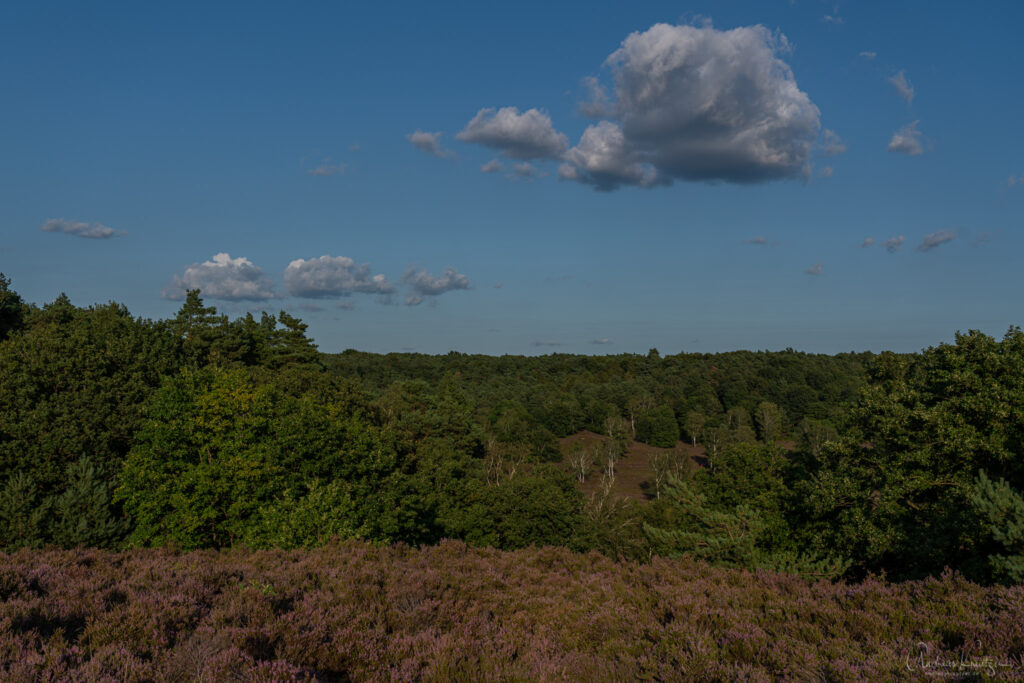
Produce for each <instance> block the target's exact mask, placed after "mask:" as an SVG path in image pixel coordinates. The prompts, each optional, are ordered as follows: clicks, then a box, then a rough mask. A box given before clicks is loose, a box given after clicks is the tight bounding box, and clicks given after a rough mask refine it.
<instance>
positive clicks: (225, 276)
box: [163, 254, 277, 301]
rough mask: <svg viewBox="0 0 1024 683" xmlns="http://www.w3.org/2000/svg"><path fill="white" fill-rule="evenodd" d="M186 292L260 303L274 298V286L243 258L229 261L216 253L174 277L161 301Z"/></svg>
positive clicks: (223, 255) (183, 295)
mask: <svg viewBox="0 0 1024 683" xmlns="http://www.w3.org/2000/svg"><path fill="white" fill-rule="evenodd" d="M190 289H198V290H200V291H201V292H202V294H203V296H206V297H210V298H212V299H225V300H227V301H240V300H249V301H263V300H265V299H274V298H276V297H277V294H276V293H275V292H274V283H273V282H271V281H270V279H269V278H268V277H267V276H266V275H265V274H264V273H263V270H261V269H260V268H259V267H257V266H256V265H255V264H253V262H252V261H250V260H249V259H247V258H244V257H239V258H234V259H233V258H231V256H230V255H228V254H217V255H215V256H214V257H213V259H212V260H210V261H204V262H203V263H194V264H192V265H191V266H189V267H188V268H186V269H185V272H184V273H182V275H181V276H180V277H178V276H177V275H175V276H174V279H173V280H172V282H171V284H170V285H169V286H168V287H167V288H166V289H164V291H163V297H164V298H165V299H171V300H180V299H184V298H185V294H186V292H187V291H188V290H190Z"/></svg>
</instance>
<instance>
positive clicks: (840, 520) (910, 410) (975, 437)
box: [794, 328, 1024, 580]
mask: <svg viewBox="0 0 1024 683" xmlns="http://www.w3.org/2000/svg"><path fill="white" fill-rule="evenodd" d="M1021 406H1024V334H1022V333H1021V331H1020V330H1019V329H1017V328H1011V329H1010V330H1009V331H1008V332H1007V334H1006V336H1005V337H1004V338H1003V340H1002V341H1001V342H998V341H996V340H994V339H992V338H991V337H988V336H986V335H984V334H981V333H980V332H974V331H972V332H969V333H967V334H957V336H956V343H955V344H943V345H941V346H939V347H936V348H932V349H928V350H926V351H925V352H924V353H923V354H921V356H919V357H906V356H898V355H896V354H892V353H883V354H881V355H880V356H879V357H878V359H877V361H876V362H875V363H874V364H873V365H872V367H871V368H870V383H869V384H868V385H867V386H866V387H865V388H864V390H863V392H862V395H861V398H860V400H859V401H858V403H857V405H856V406H855V408H854V410H853V418H854V421H855V424H854V427H855V428H854V429H852V430H850V431H848V432H847V434H845V435H844V437H843V438H841V439H840V440H838V441H832V442H828V443H826V444H825V445H824V447H823V449H822V453H821V455H820V456H819V457H818V458H814V459H812V461H811V463H810V464H809V465H808V466H807V470H808V471H807V472H806V473H805V474H804V475H803V476H801V477H800V478H799V480H798V481H796V482H795V483H794V488H795V489H796V497H797V498H798V499H799V500H802V501H803V515H804V519H805V523H804V525H803V526H804V533H803V535H804V538H805V539H806V542H808V543H809V544H811V545H813V546H815V547H819V548H824V547H829V548H838V549H841V550H842V551H843V552H845V553H846V554H848V555H849V556H851V557H855V558H857V560H858V565H859V568H860V569H861V570H862V571H865V570H874V571H881V570H883V569H887V570H889V571H890V575H892V576H894V577H895V578H913V577H920V576H926V575H930V574H932V575H934V574H938V573H939V572H941V571H942V569H943V568H944V567H946V566H955V567H958V568H959V569H960V570H961V571H963V572H964V573H965V574H967V575H968V576H971V577H974V578H977V579H982V580H985V579H987V578H990V569H991V568H990V565H989V562H988V559H987V557H988V554H989V549H987V548H986V547H984V543H985V542H984V539H982V538H980V537H979V534H978V533H977V530H978V527H979V523H980V520H979V517H978V510H977V508H976V507H975V506H974V505H972V503H971V496H972V492H974V491H975V482H974V481H973V480H972V473H974V472H978V471H979V470H984V471H985V472H986V474H987V476H989V477H993V478H1001V479H1005V480H1006V481H1007V482H1008V484H1009V485H1010V486H1012V487H1014V488H1016V489H1017V490H1020V489H1022V488H1024V460H1022V459H1021V457H1020V454H1021V453H1022V452H1024V412H1022V410H1021Z"/></svg>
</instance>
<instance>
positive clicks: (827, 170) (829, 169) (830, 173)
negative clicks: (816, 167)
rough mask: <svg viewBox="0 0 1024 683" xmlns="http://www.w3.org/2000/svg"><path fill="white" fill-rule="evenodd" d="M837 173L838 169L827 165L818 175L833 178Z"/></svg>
mask: <svg viewBox="0 0 1024 683" xmlns="http://www.w3.org/2000/svg"><path fill="white" fill-rule="evenodd" d="M835 174H836V170H835V169H834V168H832V167H831V166H826V167H825V168H823V169H821V170H820V171H818V177H819V178H831V177H832V176H834V175H835Z"/></svg>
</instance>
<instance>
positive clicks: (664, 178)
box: [560, 24, 820, 190]
mask: <svg viewBox="0 0 1024 683" xmlns="http://www.w3.org/2000/svg"><path fill="white" fill-rule="evenodd" d="M787 48H788V46H787V43H786V41H785V38H784V37H782V36H777V35H774V34H772V33H771V32H770V31H768V30H767V29H766V28H764V27H763V26H751V27H742V28H737V29H733V30H731V31H719V30H717V29H714V28H712V27H710V26H707V27H695V26H671V25H668V24H656V25H654V26H652V27H651V28H649V29H648V30H647V31H644V32H642V33H639V32H638V33H633V34H631V35H630V36H629V37H627V38H626V39H625V40H624V41H623V42H622V45H621V47H620V48H619V49H618V50H616V51H615V52H614V53H612V55H611V56H609V57H608V59H607V61H606V64H607V65H609V66H610V67H611V69H612V71H613V74H614V82H615V102H614V104H613V105H612V106H611V109H612V112H613V114H614V118H615V119H616V122H611V121H602V122H600V123H598V124H596V125H594V126H591V127H590V128H588V129H587V130H586V132H584V134H583V137H582V138H581V140H580V144H579V145H577V146H576V147H574V148H573V149H572V150H570V151H569V152H568V154H567V155H566V162H567V163H568V164H569V165H570V168H564V169H561V170H560V175H561V177H563V178H567V179H575V180H580V181H582V182H587V183H590V184H592V185H594V186H596V187H597V188H598V189H602V190H609V189H614V188H615V187H618V186H619V185H643V186H649V185H653V184H657V183H663V182H670V181H671V180H673V179H678V180H691V181H694V180H695V181H715V180H723V181H727V182H737V183H752V182H761V181H766V180H774V179H781V178H794V177H805V176H806V175H807V173H808V169H809V163H808V162H809V159H810V155H811V150H812V146H813V144H814V141H815V139H816V138H817V136H818V130H819V128H820V123H819V116H820V113H819V111H818V108H817V107H816V106H815V105H814V103H813V102H811V100H810V98H809V97H808V96H807V94H806V93H804V92H802V91H801V90H800V89H799V88H798V87H797V84H796V80H795V79H794V77H793V72H792V70H791V69H790V68H789V66H788V65H787V64H786V63H785V62H783V61H782V60H781V59H779V57H778V54H779V53H780V52H784V51H785V50H786V49H787Z"/></svg>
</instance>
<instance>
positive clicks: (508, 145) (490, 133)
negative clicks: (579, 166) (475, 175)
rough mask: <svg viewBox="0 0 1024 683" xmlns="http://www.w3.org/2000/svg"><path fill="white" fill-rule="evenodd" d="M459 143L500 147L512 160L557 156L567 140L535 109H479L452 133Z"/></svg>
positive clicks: (567, 145)
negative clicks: (463, 125) (462, 126)
mask: <svg viewBox="0 0 1024 683" xmlns="http://www.w3.org/2000/svg"><path fill="white" fill-rule="evenodd" d="M455 137H456V138H457V139H459V140H462V141H463V142H471V143H474V144H477V145H483V146H484V147H490V148H492V149H497V150H500V151H501V153H502V154H504V155H505V156H507V157H510V158H513V159H560V158H561V156H562V154H563V153H564V152H565V150H566V149H568V148H569V139H568V138H566V137H565V135H564V134H562V133H559V132H558V131H556V130H555V129H554V127H553V126H552V124H551V117H550V116H548V115H547V114H545V113H544V112H542V111H540V110H538V109H527V110H526V111H524V112H523V113H519V109H517V108H516V107H502V108H501V109H493V108H489V109H481V110H480V111H478V112H477V113H476V116H474V117H473V119H472V120H471V121H470V122H469V123H467V124H466V127H465V128H463V129H462V130H461V131H460V132H459V133H458V134H457V135H456V136H455Z"/></svg>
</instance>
